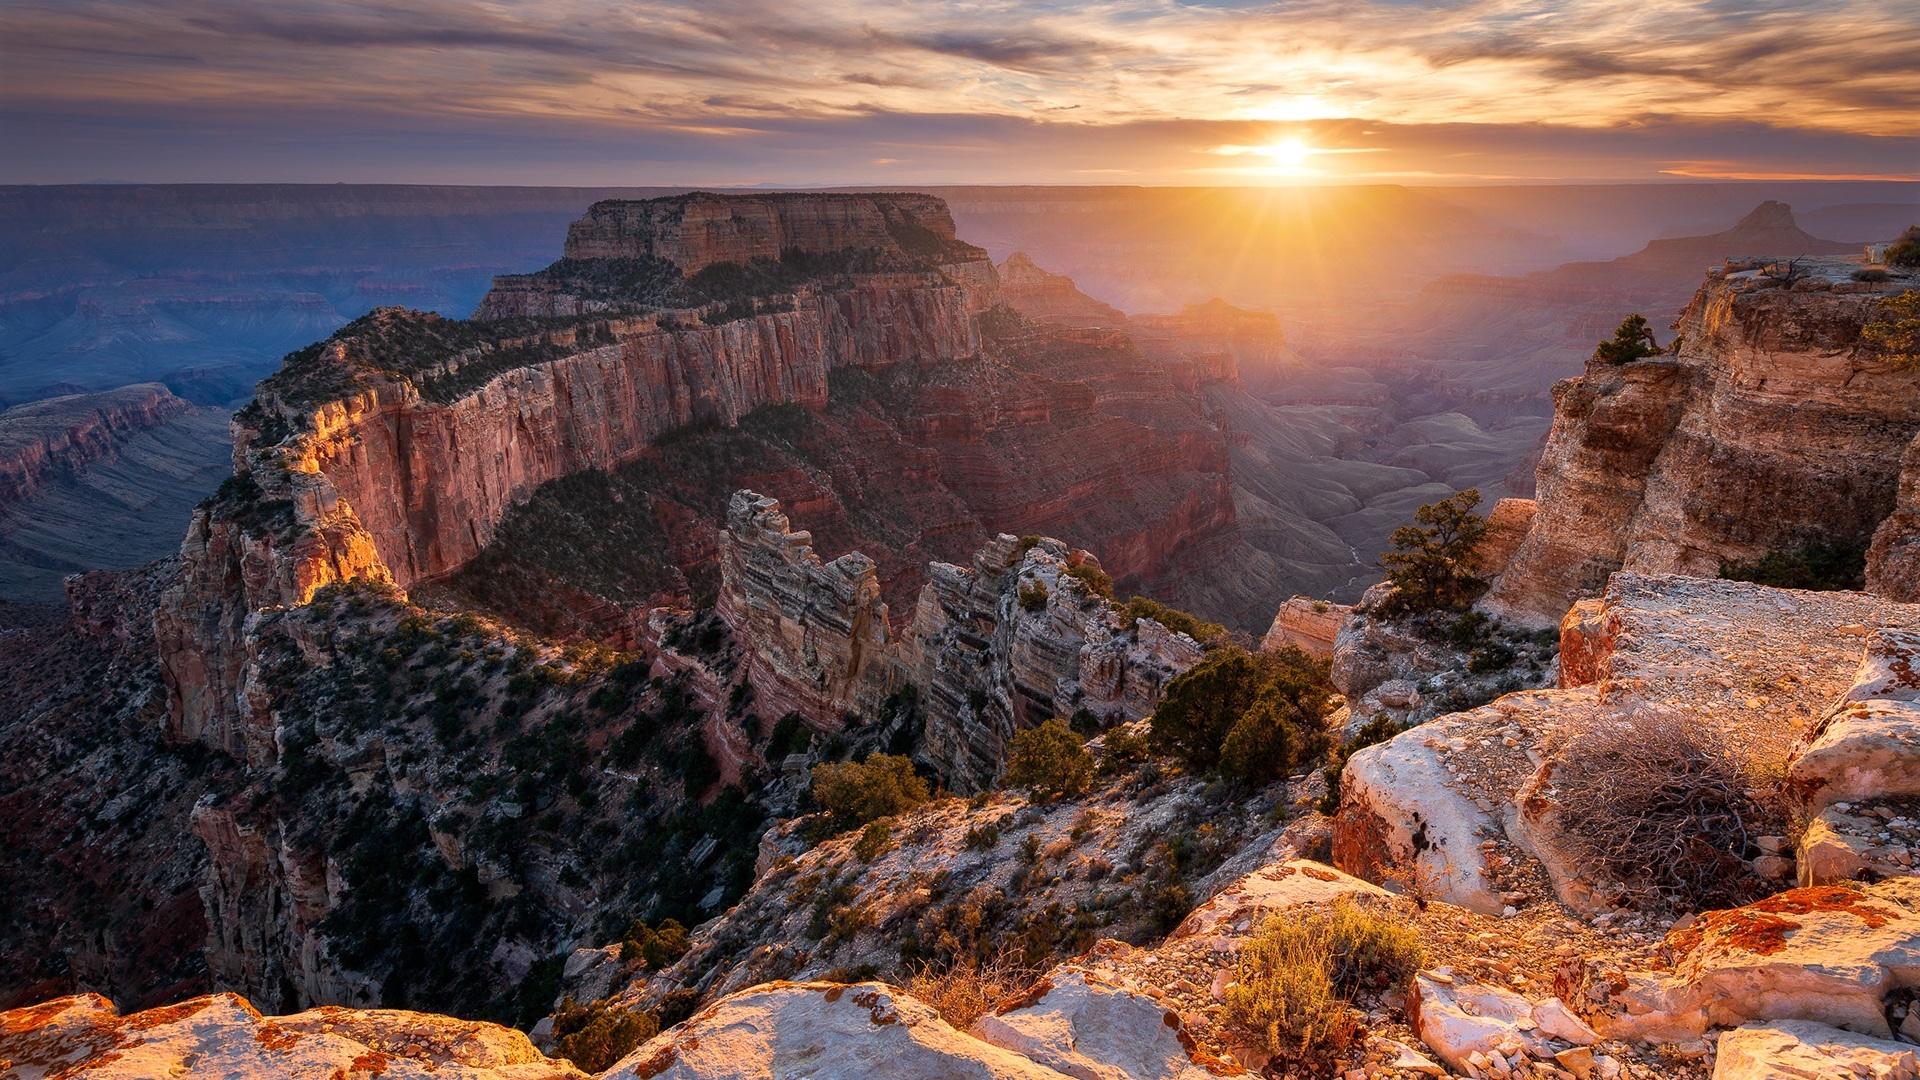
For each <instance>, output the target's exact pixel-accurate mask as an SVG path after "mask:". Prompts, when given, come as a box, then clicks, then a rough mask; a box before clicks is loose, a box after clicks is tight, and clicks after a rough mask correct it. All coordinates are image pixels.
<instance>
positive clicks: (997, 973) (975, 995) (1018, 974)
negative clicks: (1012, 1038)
mask: <svg viewBox="0 0 1920 1080" xmlns="http://www.w3.org/2000/svg"><path fill="white" fill-rule="evenodd" d="M1038 977H1039V973H1038V972H1036V971H1033V970H1032V969H1029V968H1023V967H1017V966H1015V965H1012V964H1009V963H1007V962H1005V961H1004V960H997V959H996V960H993V961H990V962H988V963H985V964H979V963H967V962H961V961H954V962H951V963H947V964H941V965H938V966H936V965H932V964H925V965H922V966H921V967H920V968H919V969H918V970H916V971H914V973H913V975H912V976H911V977H909V978H908V979H907V987H906V989H907V993H909V994H912V995H913V996H914V997H917V998H919V999H920V1000H921V1001H924V1002H926V1003H927V1004H928V1005H931V1006H933V1007H934V1009H935V1010H936V1011H938V1012H939V1013H940V1018H941V1019H943V1020H945V1021H946V1022H947V1023H949V1024H952V1025H953V1026H954V1027H956V1028H959V1029H960V1030H961V1031H965V1030H967V1029H968V1028H970V1027H972V1026H973V1022H974V1021H975V1020H978V1019H980V1018H981V1017H982V1016H985V1015H986V1014H987V1013H988V1012H991V1011H992V1010H994V1009H996V1008H998V1007H999V1006H1000V1003H1001V1002H1003V1001H1011V1000H1012V999H1014V998H1016V997H1018V996H1020V993H1021V992H1022V991H1024V990H1025V989H1026V988H1027V987H1028V986H1029V985H1031V984H1032V983H1033V980H1034V979H1036V978H1038Z"/></svg>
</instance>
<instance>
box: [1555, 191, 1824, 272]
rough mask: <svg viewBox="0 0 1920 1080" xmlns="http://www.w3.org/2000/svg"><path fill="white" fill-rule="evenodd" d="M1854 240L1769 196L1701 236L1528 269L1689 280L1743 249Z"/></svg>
mask: <svg viewBox="0 0 1920 1080" xmlns="http://www.w3.org/2000/svg"><path fill="white" fill-rule="evenodd" d="M1857 249H1858V246H1857V245H1854V244H1844V243H1840V242H1839V241H1836V240H1822V239H1820V238H1819V237H1817V236H1814V235H1812V234H1810V233H1808V232H1806V231H1805V230H1803V229H1801V228H1800V225H1799V223H1798V222H1796V221H1794V218H1793V208H1792V207H1791V206H1788V205H1787V204H1786V203H1783V202H1778V201H1775V200H1773V199H1769V200H1767V201H1766V202H1763V203H1761V204H1760V205H1759V206H1756V207H1754V208H1753V209H1752V210H1751V211H1749V212H1748V213H1747V216H1746V217H1743V218H1741V219H1740V220H1739V221H1738V222H1737V223H1735V224H1734V226H1733V228H1731V229H1727V230H1725V231H1722V232H1717V233H1711V234H1709V235H1706V236H1676V237H1672V238H1669V239H1664V240H1654V241H1651V242H1650V243H1648V244H1647V246H1646V247H1643V248H1641V249H1640V250H1639V251H1636V252H1634V253H1633V254H1631V255H1623V256H1621V257H1620V258H1618V259H1614V260H1612V261H1610V262H1574V263H1567V264H1566V265H1564V266H1561V267H1558V268H1556V269H1553V270H1547V271H1541V272H1539V273H1535V274H1530V275H1528V276H1529V277H1531V278H1536V279H1548V280H1552V279H1558V278H1577V279H1579V280H1580V281H1582V282H1584V283H1589V284H1620V285H1630V284H1643V283H1644V284H1652V283H1656V282H1653V281H1649V279H1660V280H1659V281H1658V282H1657V283H1665V282H1666V281H1667V280H1673V281H1676V282H1678V283H1682V284H1686V285H1688V286H1691V285H1692V284H1693V282H1695V281H1696V280H1697V279H1698V278H1699V277H1700V274H1701V272H1702V271H1703V270H1705V269H1706V268H1707V267H1708V266H1711V265H1714V264H1716V263H1719V262H1721V261H1723V260H1725V259H1727V258H1730V257H1738V256H1743V255H1781V256H1788V257H1791V256H1796V255H1844V254H1847V253H1850V252H1853V251H1856V250H1857Z"/></svg>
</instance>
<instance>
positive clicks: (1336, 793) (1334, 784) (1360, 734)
mask: <svg viewBox="0 0 1920 1080" xmlns="http://www.w3.org/2000/svg"><path fill="white" fill-rule="evenodd" d="M1405 730H1406V729H1405V728H1403V727H1401V726H1400V725H1399V724H1396V723H1394V722H1393V718H1392V717H1390V716H1388V715H1387V714H1386V713H1374V714H1373V719H1371V720H1369V721H1367V722H1366V723H1365V724H1363V725H1361V727H1360V730H1359V731H1356V732H1354V733H1353V737H1352V738H1351V739H1348V740H1347V741H1346V742H1344V743H1342V744H1341V745H1340V749H1338V750H1335V751H1334V752H1333V757H1331V758H1329V759H1328V761H1327V768H1326V771H1325V772H1324V773H1322V774H1321V775H1323V776H1325V777H1326V780H1327V793H1326V794H1325V795H1323V796H1321V797H1320V807H1319V809H1320V812H1321V813H1323V814H1334V813H1338V812H1339V810H1340V774H1341V773H1343V772H1345V771H1346V768H1347V759H1348V758H1351V757H1352V756H1353V755H1355V754H1357V753H1359V752H1360V751H1362V750H1365V749H1366V748H1367V747H1369V746H1374V745H1376V744H1379V743H1383V742H1386V741H1387V740H1388V739H1391V738H1393V737H1394V736H1395V735H1398V734H1400V733H1401V732H1402V731H1405Z"/></svg>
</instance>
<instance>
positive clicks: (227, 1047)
mask: <svg viewBox="0 0 1920 1080" xmlns="http://www.w3.org/2000/svg"><path fill="white" fill-rule="evenodd" d="M0 1063H4V1065H5V1066H6V1067H7V1069H8V1072H7V1075H9V1076H17V1077H20V1078H21V1080H40V1078H41V1077H55V1076H58V1077H73V1078H75V1080H147V1078H150V1077H163V1076H186V1075H192V1074H195V1073H203V1074H206V1075H213V1076H223V1077H230V1078H233V1080H270V1078H274V1077H323V1076H327V1077H342V1078H345V1077H355V1078H358V1077H376V1076H385V1077H392V1078H394V1080H426V1078H428V1077H433V1078H435V1080H586V1074H585V1073H582V1072H581V1071H580V1070H578V1069H576V1068H574V1067H573V1066H572V1065H571V1064H570V1063H568V1062H566V1061H551V1060H548V1058H547V1057H546V1056H545V1055H543V1054H541V1053H540V1051H538V1050H536V1049H534V1047H533V1044H532V1043H531V1042H529V1041H528V1040H527V1037H526V1036H525V1035H523V1034H521V1033H520V1032H518V1031H515V1030H513V1029H512V1028H506V1027H501V1026H499V1025H498V1024H487V1023H479V1022H475V1021H468V1020H456V1019H454V1018H452V1017H449V1016H437V1015H433V1014H429V1013H416V1012H403V1011H400V1010H394V1009H379V1010H371V1011H357V1010H353V1009H314V1010H312V1011H310V1012H303V1013H298V1014H296V1015H293V1016H276V1017H272V1018H267V1017H263V1016H261V1015H260V1013H259V1011H258V1010H257V1009H255V1008H254V1007H253V1006H252V1005H250V1004H248V1003H247V1001H246V999H244V998H242V997H239V996H238V995H235V994H215V995H212V996H210V997H198V998H193V999H192V1000H189V1001H182V1002H180V1003H178V1004H172V1005H167V1006H164V1007H161V1008H155V1009H149V1010H146V1011H144V1012H137V1013H134V1014H132V1015H129V1016H122V1015H120V1014H118V1013H117V1012H116V1011H115V1010H114V1008H113V1005H112V1004H111V1003H109V1002H108V1001H107V1000H106V999H105V998H102V997H100V996H99V995H97V994H82V995H80V996H77V997H65V998H55V999H53V1000H52V1001H48V1002H45V1003H43V1004H39V1005H35V1006H33V1007H32V1008H25V1009H15V1010H13V1011H12V1012H5V1013H0Z"/></svg>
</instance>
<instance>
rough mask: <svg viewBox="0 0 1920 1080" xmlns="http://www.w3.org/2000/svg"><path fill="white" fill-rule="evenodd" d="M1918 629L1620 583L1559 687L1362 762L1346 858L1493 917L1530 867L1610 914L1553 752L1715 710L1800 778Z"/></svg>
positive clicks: (1753, 588) (1745, 596)
mask: <svg viewBox="0 0 1920 1080" xmlns="http://www.w3.org/2000/svg"><path fill="white" fill-rule="evenodd" d="M1913 628H1920V607H1913V606H1909V605H1904V604H1896V603H1892V602H1889V601H1886V600H1883V599H1880V598H1877V597H1873V596H1869V595H1866V594H1862V593H1848V592H1799V591H1792V590H1783V589H1770V588H1767V587H1764V586H1759V585H1752V584H1747V583H1744V582H1732V581H1720V580H1717V579H1700V578H1688V577H1681V576H1676V575H1639V574H1630V573H1619V574H1615V575H1614V576H1613V578H1612V580H1611V582H1610V583H1609V585H1608V587H1607V592H1606V595H1605V597H1604V599H1603V600H1601V601H1597V602H1594V603H1591V604H1583V605H1581V606H1580V607H1579V608H1576V609H1575V610H1574V611H1573V612H1571V613H1569V615H1568V617H1567V622H1566V626H1565V629H1564V630H1563V633H1562V644H1561V656H1562V668H1561V674H1560V686H1561V689H1558V690H1550V691H1530V692H1526V693H1520V694H1510V695H1508V696H1506V697H1503V698H1501V699H1499V700H1497V701H1495V702H1494V703H1492V704H1490V705H1486V706H1483V707H1482V708H1479V709H1476V710H1474V711H1472V712H1467V713H1461V714H1457V715H1453V716H1448V717H1445V718H1443V719H1440V720H1437V721H1435V722H1433V723H1428V724H1424V725H1422V726H1420V727H1418V728H1415V729H1413V730H1411V731H1407V732H1404V733H1402V734H1401V735H1398V736H1396V737H1395V738H1393V739H1392V740H1390V741H1388V742H1386V743H1384V744H1381V745H1379V746H1375V747H1369V748H1367V749H1365V750H1362V751H1360V752H1359V753H1357V754H1355V755H1354V756H1353V757H1352V759H1351V760H1350V761H1349V762H1348V763H1347V767H1346V770H1345V772H1344V773H1343V774H1342V781H1341V807H1340V812H1339V815H1338V817H1337V819H1336V822H1335V827H1334V861H1335V863H1336V865H1338V866H1340V867H1341V868H1342V869H1344V870H1348V871H1349V872H1352V873H1355V874H1358V875H1359V876H1361V877H1365V878H1367V879H1368V880H1372V881H1382V882H1401V883H1408V884H1411V885H1418V886H1420V887H1424V888H1427V889H1428V890H1429V891H1432V892H1433V894H1434V895H1436V896H1438V897H1440V898H1442V899H1446V900H1448V901H1449V902H1452V903H1457V904H1461V905H1462V906H1466V907H1470V908H1473V909H1475V910H1481V911H1489V910H1491V911H1499V910H1501V909H1502V908H1503V907H1504V906H1506V905H1508V904H1510V903H1511V902H1512V901H1511V900H1509V899H1508V897H1507V895H1506V894H1508V893H1515V892H1518V893H1525V892H1526V888H1525V887H1524V878H1525V876H1526V875H1527V874H1528V873H1532V872H1536V871H1534V870H1529V869H1528V868H1530V867H1532V868H1537V872H1538V873H1540V874H1542V875H1543V876H1544V880H1545V881H1546V882H1547V883H1548V884H1549V885H1550V886H1551V888H1552V889H1553V890H1554V892H1555V894H1556V895H1557V896H1558V898H1559V899H1560V901H1561V902H1562V903H1564V904H1566V905H1567V906H1568V907H1570V908H1573V909H1574V910H1576V911H1586V912H1601V911H1606V910H1611V908H1612V906H1613V905H1614V904H1615V902H1616V901H1617V900H1618V899H1619V892H1618V888H1617V885H1616V883H1610V882H1605V881H1598V880H1595V879H1594V878H1593V877H1592V876H1591V875H1590V874H1589V872H1588V870H1587V868H1586V867H1584V866H1583V864H1581V863H1580V862H1579V861H1578V860H1577V859H1576V858H1574V857H1573V856H1572V855H1571V854H1570V852H1569V850H1568V848H1567V847H1566V846H1565V845H1564V843H1563V842H1562V841H1563V838H1564V833H1565V832H1566V831H1567V830H1575V829H1577V828H1578V827H1579V823H1578V822H1563V821H1560V820H1559V818H1558V816H1557V804H1556V802H1555V800H1554V786H1553V778H1554V775H1555V761H1556V758H1555V756H1554V755H1556V754H1559V753H1561V752H1562V751H1564V750H1565V749H1566V747H1567V746H1568V743H1569V740H1573V741H1574V743H1575V745H1577V739H1575V738H1574V737H1575V736H1577V735H1578V734H1579V733H1581V732H1585V731H1589V730H1593V729H1594V728H1595V727H1597V726H1599V725H1603V724H1607V723H1611V722H1616V721H1618V720H1620V719H1621V718H1627V717H1633V716H1639V715H1642V714H1648V713H1650V712H1651V713H1659V712H1661V711H1662V710H1666V711H1670V712H1674V713H1675V714H1678V713H1679V712H1680V710H1699V709H1703V708H1711V710H1712V715H1713V716H1714V717H1715V720H1716V723H1717V724H1718V725H1719V729H1720V730H1721V731H1722V732H1723V734H1724V735H1725V737H1726V738H1728V739H1729V740H1731V741H1733V742H1734V743H1736V744H1737V745H1739V746H1740V747H1741V748H1742V752H1743V753H1744V754H1746V755H1748V756H1749V757H1750V758H1752V759H1754V760H1757V761H1764V762H1768V763H1770V764H1769V767H1771V768H1786V767H1787V766H1788V763H1789V762H1790V761H1792V760H1794V755H1795V754H1796V753H1798V752H1799V751H1796V749H1795V740H1796V738H1797V737H1798V736H1799V735H1800V734H1801V732H1802V731H1803V730H1806V729H1808V728H1810V727H1811V728H1814V730H1821V729H1820V728H1819V727H1818V726H1817V725H1816V724H1815V721H1816V720H1817V719H1818V718H1819V717H1820V716H1822V715H1823V714H1824V713H1825V712H1826V711H1827V710H1828V709H1829V707H1830V703H1831V702H1832V701H1833V700H1834V699H1835V698H1837V697H1839V696H1841V695H1842V693H1843V692H1844V691H1846V690H1847V688H1848V687H1849V686H1850V685H1852V684H1853V683H1854V682H1855V681H1856V671H1857V669H1858V668H1859V667H1860V654H1861V650H1862V648H1863V647H1864V644H1865V642H1866V640H1867V635H1868V633H1869V631H1870V630H1883V632H1884V636H1886V637H1889V638H1891V637H1892V636H1893V632H1894V631H1904V630H1908V629H1913ZM1869 682H1871V680H1869ZM1872 685H1873V686H1879V684H1878V683H1872ZM1871 692H1873V693H1880V692H1882V691H1881V689H1872V690H1871ZM1859 708H1860V706H1859V705H1858V704H1857V703H1855V704H1843V705H1842V706H1841V707H1840V709H1839V710H1838V712H1839V713H1840V714H1841V715H1843V716H1844V715H1848V713H1849V710H1856V709H1859ZM1825 730H1827V731H1829V732H1830V731H1832V727H1831V725H1828V726H1827V727H1826V729H1825ZM1862 730H1863V732H1865V730H1866V729H1862ZM1817 760H1818V759H1816V761H1817ZM1836 760H1837V759H1836ZM1886 760H1887V761H1888V763H1889V766H1890V767H1891V768H1893V769H1899V768H1902V767H1903V766H1902V765H1900V764H1897V763H1895V762H1894V760H1893V759H1886ZM1796 767H1797V766H1796ZM1808 770H1809V771H1808V772H1807V774H1806V775H1807V783H1808V784H1810V785H1811V784H1813V783H1814V771H1813V769H1812V767H1811V766H1809V767H1808ZM1896 786H1897V785H1896ZM1752 854H1754V855H1756V856H1757V855H1759V854H1761V853H1760V852H1754V853H1752ZM1768 854H1776V855H1777V854H1778V853H1777V852H1773V853H1768Z"/></svg>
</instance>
